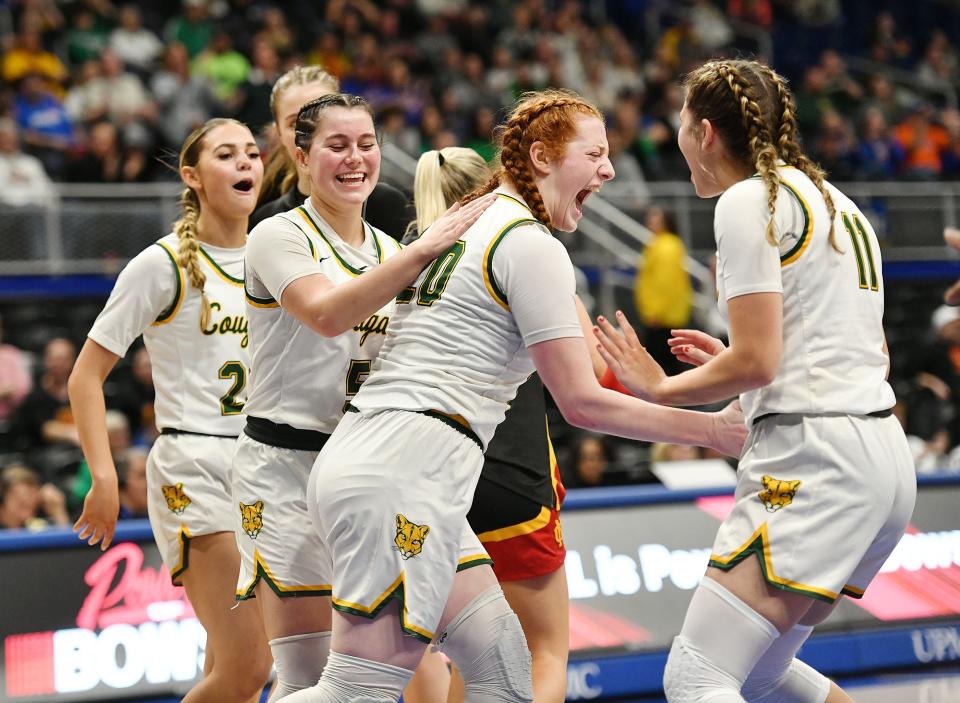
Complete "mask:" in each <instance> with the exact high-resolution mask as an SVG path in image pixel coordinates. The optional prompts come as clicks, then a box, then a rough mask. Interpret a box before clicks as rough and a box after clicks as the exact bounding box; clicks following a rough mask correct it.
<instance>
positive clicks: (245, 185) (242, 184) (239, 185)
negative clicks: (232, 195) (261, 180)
mask: <svg viewBox="0 0 960 703" xmlns="http://www.w3.org/2000/svg"><path fill="white" fill-rule="evenodd" d="M233 189H234V190H239V191H240V192H241V193H249V192H250V191H251V190H253V179H252V178H244V179H243V180H240V181H237V182H236V183H234V184H233Z"/></svg>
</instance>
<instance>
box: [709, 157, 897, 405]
mask: <svg viewBox="0 0 960 703" xmlns="http://www.w3.org/2000/svg"><path fill="white" fill-rule="evenodd" d="M779 173H780V178H781V184H782V185H781V188H780V193H779V196H778V199H777V203H776V215H775V218H776V230H775V231H776V233H777V236H778V239H779V247H778V248H775V247H773V246H771V245H770V244H769V243H767V242H766V238H765V236H764V228H765V226H766V222H767V221H768V220H769V211H768V210H767V191H766V186H765V185H764V183H763V181H762V180H761V179H760V178H759V177H753V178H750V179H747V180H745V181H741V182H740V183H738V184H736V185H734V186H733V187H732V188H730V189H728V190H727V191H726V192H725V193H724V194H723V195H722V196H721V198H720V201H719V202H718V203H717V212H716V221H715V230H716V235H717V288H718V291H719V303H720V311H721V313H722V314H723V316H724V318H726V317H727V313H728V306H727V301H728V300H729V299H730V298H733V297H736V296H738V295H744V294H749V293H758V292H770V291H774V292H775V291H782V292H783V357H782V359H781V362H780V368H779V370H778V371H777V375H776V377H775V379H774V380H773V382H772V383H771V384H769V385H767V386H764V387H763V388H758V389H756V390H753V391H749V392H747V393H744V394H743V395H742V396H741V402H742V405H743V410H744V414H745V415H746V417H747V419H748V420H752V419H753V418H755V417H758V416H760V415H764V414H767V413H813V414H816V413H848V414H861V415H862V414H867V413H871V412H875V411H881V410H886V409H889V408H891V407H893V404H894V402H895V398H894V394H893V390H892V389H891V388H890V385H889V384H888V383H887V382H886V373H887V364H888V358H887V355H886V354H885V352H884V333H883V302H884V301H883V295H884V292H883V275H882V273H883V272H882V270H881V263H880V247H879V245H878V242H877V237H876V234H875V233H874V231H873V228H872V227H871V226H870V222H869V221H868V220H867V218H866V217H864V215H863V213H862V212H861V211H860V209H859V208H858V207H857V206H856V204H854V202H853V201H852V200H850V199H849V198H848V197H847V196H845V195H844V194H843V193H841V192H840V191H838V190H837V189H836V188H834V187H833V186H831V185H829V184H827V188H828V189H829V192H830V195H831V197H832V199H833V202H834V205H835V206H836V211H837V214H836V218H835V219H834V230H835V234H834V237H835V241H836V242H837V244H838V245H839V249H840V251H837V250H836V249H834V248H833V247H832V246H831V245H830V242H829V239H828V236H829V229H830V228H829V214H828V211H827V207H826V203H825V202H824V199H823V196H822V195H821V194H820V191H819V190H818V189H817V187H816V186H815V185H814V184H813V182H812V181H811V180H810V179H809V178H808V177H807V176H806V175H804V174H803V173H802V172H801V171H799V170H798V169H795V168H791V167H786V166H781V167H780V170H779Z"/></svg>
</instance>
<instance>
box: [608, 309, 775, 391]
mask: <svg viewBox="0 0 960 703" xmlns="http://www.w3.org/2000/svg"><path fill="white" fill-rule="evenodd" d="M728 310H729V316H730V346H729V347H727V348H725V349H722V350H719V351H718V353H717V354H716V355H715V356H713V358H711V359H709V360H708V361H706V363H704V364H703V365H702V366H699V367H697V368H695V369H691V370H689V371H684V372H683V373H681V374H677V375H676V376H667V375H666V374H665V373H664V372H663V369H662V368H660V365H659V364H657V362H656V361H654V360H653V358H652V357H651V356H650V354H649V353H648V352H647V350H646V349H645V348H644V347H643V345H642V344H641V343H640V340H639V339H637V335H636V333H635V332H634V330H633V327H631V326H630V323H629V322H627V320H626V318H625V317H624V316H623V314H622V313H618V315H617V323H618V324H619V326H620V330H617V329H616V328H614V326H613V325H611V324H610V322H609V321H608V320H606V319H604V318H599V319H598V328H597V336H598V338H599V339H600V342H601V345H602V346H601V350H600V353H601V354H602V355H603V357H604V359H605V360H606V362H607V363H608V364H609V365H610V368H612V369H613V371H614V373H615V374H616V375H617V378H619V379H620V381H621V382H623V384H624V385H625V386H626V387H627V388H629V389H630V390H631V391H633V392H634V393H635V394H636V395H638V396H639V397H641V398H646V399H648V400H651V401H653V402H655V403H661V404H664V405H704V404H706V403H713V402H716V401H720V400H726V399H728V398H731V397H733V396H736V395H739V394H740V393H742V392H744V391H749V390H753V389H754V388H760V387H761V386H765V385H767V384H769V383H770V382H772V381H773V379H774V377H775V376H776V374H777V370H778V369H779V368H780V359H781V357H782V355H783V295H782V294H781V293H753V294H750V295H742V296H738V297H736V298H731V299H730V300H729V302H728Z"/></svg>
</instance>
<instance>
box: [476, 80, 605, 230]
mask: <svg viewBox="0 0 960 703" xmlns="http://www.w3.org/2000/svg"><path fill="white" fill-rule="evenodd" d="M580 115H589V116H590V117H596V118H597V119H599V120H600V121H601V122H602V121H603V114H602V113H601V112H600V110H598V109H597V107H596V106H595V105H593V104H592V103H590V102H589V101H587V100H585V99H584V98H582V97H580V96H579V95H577V94H576V93H574V92H573V91H571V90H558V89H549V90H542V91H536V92H532V93H524V94H523V95H522V96H521V98H520V102H518V103H517V104H516V106H515V107H514V108H513V110H511V112H510V114H509V115H508V116H507V121H506V123H505V124H504V125H503V126H502V127H501V128H500V129H499V130H498V134H497V142H498V150H497V156H498V157H499V162H500V166H499V167H498V168H497V170H496V172H494V174H493V177H492V178H491V179H490V180H489V181H487V182H486V183H485V184H484V185H482V186H481V187H480V188H478V189H477V190H475V191H473V192H472V193H470V194H469V195H467V196H465V197H464V198H462V199H461V201H460V202H461V203H468V202H470V201H471V200H475V199H476V198H479V197H480V196H481V195H486V194H487V193H489V192H490V191H492V190H494V189H495V188H497V187H498V186H500V184H501V183H503V182H504V179H505V178H506V179H508V180H509V181H510V182H512V183H513V185H514V186H516V188H517V191H519V193H520V195H521V197H523V199H524V201H526V203H527V205H529V206H530V209H531V210H532V211H533V214H534V217H536V218H537V219H538V220H539V221H540V222H542V223H543V224H545V225H546V226H547V227H549V226H550V214H549V213H548V212H547V208H546V206H545V205H544V204H543V197H541V195H540V191H539V189H538V188H537V184H536V183H535V182H534V180H533V171H532V169H531V168H530V146H531V145H532V144H533V143H534V142H538V141H539V142H543V144H544V146H545V147H546V154H547V158H550V159H554V160H560V159H562V158H563V155H564V153H565V151H566V146H567V144H568V143H569V142H570V140H571V139H573V136H574V134H576V131H577V117H578V116H580Z"/></svg>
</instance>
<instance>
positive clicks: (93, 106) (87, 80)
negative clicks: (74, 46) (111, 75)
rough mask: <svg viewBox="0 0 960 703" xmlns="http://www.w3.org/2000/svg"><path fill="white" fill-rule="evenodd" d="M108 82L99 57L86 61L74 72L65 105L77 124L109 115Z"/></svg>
mask: <svg viewBox="0 0 960 703" xmlns="http://www.w3.org/2000/svg"><path fill="white" fill-rule="evenodd" d="M106 89H107V84H106V83H105V82H104V81H103V67H102V66H101V65H100V59H99V58H92V59H90V60H88V61H84V62H83V63H82V64H81V65H80V67H79V68H78V69H77V70H76V71H75V72H74V79H73V85H71V86H70V90H68V91H67V97H66V98H65V99H64V101H63V107H64V109H66V111H67V115H69V117H70V119H71V120H73V122H74V124H77V125H90V124H93V123H94V122H96V121H97V120H99V119H102V118H104V117H106V115H107V96H106Z"/></svg>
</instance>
